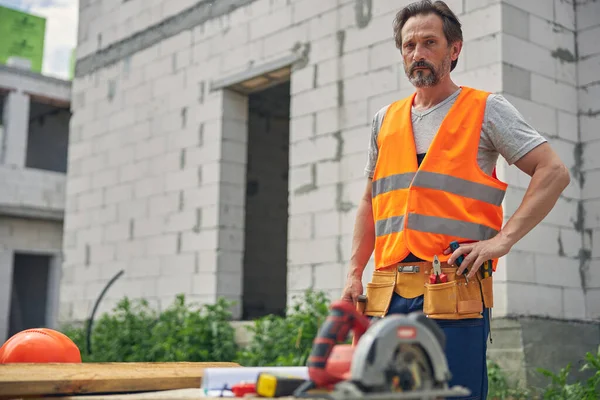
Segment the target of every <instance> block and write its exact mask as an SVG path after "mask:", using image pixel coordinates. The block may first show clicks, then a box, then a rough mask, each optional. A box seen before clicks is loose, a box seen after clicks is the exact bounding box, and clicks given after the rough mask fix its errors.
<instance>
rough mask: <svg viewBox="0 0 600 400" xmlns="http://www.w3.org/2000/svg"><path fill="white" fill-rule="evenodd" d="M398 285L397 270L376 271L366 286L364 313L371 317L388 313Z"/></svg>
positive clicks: (379, 316)
mask: <svg viewBox="0 0 600 400" xmlns="http://www.w3.org/2000/svg"><path fill="white" fill-rule="evenodd" d="M395 285H396V271H395V270H392V271H374V272H373V277H372V278H371V282H369V283H367V285H366V287H365V294H366V295H367V304H366V306H365V312H364V314H365V315H367V316H369V317H378V318H383V317H384V316H385V315H386V314H387V310H388V307H389V305H390V301H391V300H392V295H393V294H394V286H395Z"/></svg>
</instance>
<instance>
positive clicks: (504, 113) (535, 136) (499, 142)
mask: <svg viewBox="0 0 600 400" xmlns="http://www.w3.org/2000/svg"><path fill="white" fill-rule="evenodd" d="M546 141H547V140H546V139H545V138H544V137H543V136H542V135H541V134H540V133H539V132H538V131H536V130H535V129H534V128H533V127H532V126H531V125H530V124H529V123H528V122H527V121H526V120H525V118H524V117H523V115H521V113H520V112H519V111H518V110H517V109H516V108H515V107H514V106H513V105H512V104H511V103H510V102H509V101H508V100H507V99H506V98H504V96H502V95H499V94H491V95H490V96H488V99H487V105H486V111H485V117H484V124H483V127H482V136H481V142H482V143H481V146H482V147H484V148H485V149H486V150H488V151H497V152H498V153H499V154H500V155H501V156H502V157H503V158H504V159H505V160H506V162H507V163H508V164H509V165H512V164H514V163H516V162H517V161H519V160H520V159H521V157H523V156H524V155H526V154H527V153H529V152H530V151H531V150H533V149H534V148H536V147H537V146H539V145H540V144H542V143H545V142H546Z"/></svg>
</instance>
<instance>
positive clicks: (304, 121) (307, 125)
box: [290, 114, 330, 143]
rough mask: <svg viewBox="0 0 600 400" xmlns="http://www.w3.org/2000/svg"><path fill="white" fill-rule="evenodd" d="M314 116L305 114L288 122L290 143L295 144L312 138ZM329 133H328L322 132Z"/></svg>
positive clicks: (314, 123) (314, 122) (314, 124)
mask: <svg viewBox="0 0 600 400" xmlns="http://www.w3.org/2000/svg"><path fill="white" fill-rule="evenodd" d="M315 126H316V115H315V114H307V115H304V116H301V117H294V118H292V119H291V120H290V143H297V142H299V141H303V140H305V139H309V138H312V137H313V136H314V133H315V132H314V131H315ZM322 133H330V132H322Z"/></svg>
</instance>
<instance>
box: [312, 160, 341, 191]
mask: <svg viewBox="0 0 600 400" xmlns="http://www.w3.org/2000/svg"><path fill="white" fill-rule="evenodd" d="M316 172H317V175H316V184H317V185H318V186H326V185H332V184H335V183H337V182H338V180H339V177H340V163H339V162H337V161H334V162H329V161H325V162H321V163H318V164H317V165H316Z"/></svg>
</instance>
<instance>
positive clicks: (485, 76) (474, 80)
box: [404, 63, 502, 96]
mask: <svg viewBox="0 0 600 400" xmlns="http://www.w3.org/2000/svg"><path fill="white" fill-rule="evenodd" d="M454 77H455V79H456V81H458V82H460V84H461V85H464V86H470V87H476V88H479V89H481V90H487V91H489V92H500V91H501V90H502V64H500V63H498V64H490V65H488V66H485V67H481V68H477V69H473V70H467V71H465V72H459V73H456V74H455V75H454ZM407 92H408V93H411V92H412V90H411V91H408V90H407ZM404 95H405V96H406V93H405V94H404Z"/></svg>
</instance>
